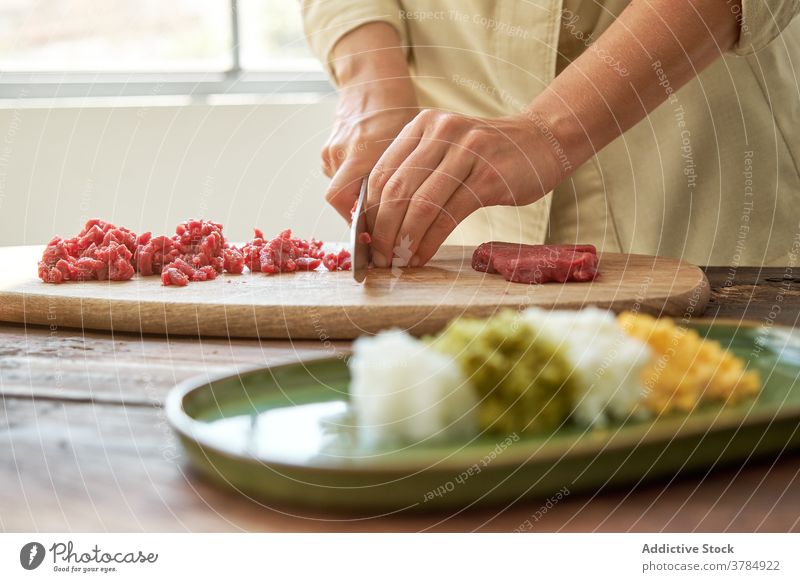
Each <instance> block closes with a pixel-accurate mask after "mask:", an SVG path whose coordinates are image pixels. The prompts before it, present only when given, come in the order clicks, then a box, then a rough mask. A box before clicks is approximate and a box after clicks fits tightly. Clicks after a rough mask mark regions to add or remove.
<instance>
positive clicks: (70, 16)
mask: <svg viewBox="0 0 800 582" xmlns="http://www.w3.org/2000/svg"><path fill="white" fill-rule="evenodd" d="M0 71H2V72H0V97H6V98H9V97H20V96H25V97H57V96H72V97H85V96H94V95H148V94H156V93H157V94H162V95H163V94H191V95H203V94H211V93H231V92H234V93H242V92H244V93H274V92H287V91H294V92H305V91H316V92H326V91H329V90H330V86H329V85H328V83H327V81H326V80H325V77H324V75H323V73H322V69H321V67H320V66H319V63H317V61H316V60H315V59H314V58H313V57H312V55H311V53H310V51H309V50H308V47H307V46H306V43H305V38H304V35H303V30H302V22H301V17H300V7H299V2H297V0H169V1H167V2H165V1H164V0H36V1H31V0H0Z"/></svg>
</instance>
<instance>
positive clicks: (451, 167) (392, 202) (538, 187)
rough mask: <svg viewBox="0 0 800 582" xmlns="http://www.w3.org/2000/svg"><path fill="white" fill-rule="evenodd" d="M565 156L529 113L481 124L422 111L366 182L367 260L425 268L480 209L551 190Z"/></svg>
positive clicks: (529, 199)
mask: <svg viewBox="0 0 800 582" xmlns="http://www.w3.org/2000/svg"><path fill="white" fill-rule="evenodd" d="M559 157H560V158H561V159H560V160H559ZM565 159H566V158H564V157H563V151H562V150H561V146H560V144H559V143H558V141H557V139H556V138H555V137H554V136H553V134H552V132H551V131H550V130H549V128H548V126H547V125H546V124H544V123H543V122H542V121H541V118H540V117H537V116H535V115H534V114H530V113H529V114H524V115H519V116H514V117H504V118H499V119H482V118H474V117H467V116H463V115H457V114H453V113H447V112H443V111H437V110H432V109H427V110H424V111H421V112H420V113H419V114H418V115H417V116H416V117H415V118H414V119H413V120H412V121H411V122H410V123H408V125H406V126H405V128H404V129H403V130H402V131H401V132H400V134H399V135H398V136H397V138H396V139H395V140H394V142H393V143H392V145H391V146H390V147H389V148H388V149H387V150H386V152H384V154H383V155H382V156H381V158H380V159H379V160H378V163H377V164H376V165H375V168H374V169H373V170H372V173H371V174H370V177H369V191H368V197H367V202H368V203H367V224H368V229H369V231H370V233H371V238H372V257H373V262H374V263H375V265H376V266H377V267H387V266H389V265H390V264H391V262H392V257H393V255H394V256H397V257H398V258H400V262H401V263H402V264H405V263H406V261H407V264H409V265H410V266H418V265H423V264H425V263H426V262H427V261H428V260H430V258H431V257H433V255H434V253H436V251H437V250H438V248H439V247H440V246H441V245H442V243H443V242H444V241H445V239H446V238H447V236H448V235H449V234H450V233H451V232H452V231H453V229H455V227H456V226H457V225H458V224H459V223H460V222H461V221H463V220H464V219H465V218H467V216H469V215H470V214H472V213H473V212H474V211H475V210H477V209H478V208H482V207H484V206H498V205H505V206H522V205H525V204H530V203H532V202H535V201H536V200H538V199H539V198H541V197H542V196H543V195H544V194H546V193H547V192H549V191H550V190H552V189H553V188H554V187H555V186H556V185H557V184H558V182H560V181H561V180H562V179H563V178H564V177H565V175H566V172H565V170H564V168H565V166H567V164H565V162H564V161H565ZM396 249H397V250H396ZM409 259H410V260H409ZM403 266H404V265H403Z"/></svg>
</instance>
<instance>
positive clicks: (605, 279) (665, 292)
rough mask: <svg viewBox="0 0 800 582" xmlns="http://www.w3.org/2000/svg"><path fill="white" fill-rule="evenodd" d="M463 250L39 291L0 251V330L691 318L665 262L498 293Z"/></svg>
mask: <svg viewBox="0 0 800 582" xmlns="http://www.w3.org/2000/svg"><path fill="white" fill-rule="evenodd" d="M472 251H473V249H472V248H468V247H443V248H442V250H441V251H440V252H439V254H437V256H436V257H435V258H434V260H433V261H431V262H430V263H429V264H428V265H427V266H425V267H422V268H417V269H379V270H372V271H370V274H369V276H368V277H367V280H366V282H365V283H364V284H359V283H356V282H355V281H354V280H353V278H352V275H351V273H349V272H339V273H329V272H327V271H315V272H310V273H287V274H281V275H273V276H268V275H262V274H261V273H254V274H249V273H245V274H244V275H224V276H221V277H219V278H218V279H216V280H214V281H206V282H202V283H190V284H189V285H188V286H187V287H182V288H181V287H164V286H162V285H161V280H160V278H159V277H139V276H138V275H137V276H136V277H135V278H134V279H132V280H131V281H123V282H109V281H91V282H82V283H65V284H62V285H50V284H45V283H42V282H41V281H40V280H39V279H38V278H37V277H36V262H37V260H38V259H39V257H40V255H41V252H42V247H39V246H31V247H5V248H0V264H2V265H3V271H2V276H0V320H2V321H10V322H19V323H28V324H42V325H55V326H60V327H77V328H85V329H98V330H114V331H135V332H144V333H159V334H163V333H169V334H185V335H195V336H197V335H203V336H222V337H261V338H286V337H292V338H298V339H299V338H309V339H320V340H323V341H324V340H325V339H328V338H330V339H347V338H355V337H358V336H359V335H361V334H364V333H375V332H377V331H379V330H382V329H387V328H390V327H399V328H402V329H407V330H409V331H410V332H411V333H414V334H416V335H421V334H425V333H432V332H435V331H438V330H440V329H441V328H442V327H444V325H446V324H447V322H449V321H450V320H451V319H453V318H454V317H458V316H460V315H474V316H488V315H491V314H493V313H495V312H496V311H497V310H499V309H502V308H509V307H510V308H516V309H519V308H524V307H526V306H530V305H538V306H541V307H551V308H557V309H567V308H570V309H576V308H581V307H584V306H587V305H596V306H599V307H608V308H611V309H613V310H615V311H621V310H625V309H633V310H641V311H644V312H648V313H653V314H665V315H672V316H682V315H684V314H685V313H689V314H692V315H695V316H697V315H700V314H701V313H702V312H703V310H704V309H705V307H706V304H707V302H708V295H709V289H708V282H707V280H706V278H705V275H704V274H703V272H702V271H701V270H700V269H699V268H698V267H695V266H693V265H689V264H687V263H685V262H683V261H679V260H677V259H668V258H662V257H650V256H645V255H626V254H611V253H606V254H602V255H600V276H599V277H598V278H597V279H596V280H595V281H593V282H591V283H567V284H559V283H548V284H545V285H521V284H518V283H508V282H507V281H505V280H504V279H503V278H502V277H500V276H499V275H488V274H486V273H479V272H476V271H474V270H473V269H472V268H471V266H470V261H471V258H472Z"/></svg>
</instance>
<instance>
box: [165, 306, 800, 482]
mask: <svg viewBox="0 0 800 582" xmlns="http://www.w3.org/2000/svg"><path fill="white" fill-rule="evenodd" d="M672 319H675V320H677V318H672ZM700 325H712V326H713V325H727V326H736V327H737V328H748V329H754V328H759V327H762V324H761V323H759V322H754V321H752V320H744V321H740V320H737V319H734V318H716V319H708V318H697V319H695V320H694V321H692V322H689V324H688V326H689V327H692V326H700ZM770 329H783V330H787V331H792V330H794V329H795V328H793V327H790V326H787V325H782V324H776V325H772V326H770ZM335 359H338V358H336V357H332V356H329V355H321V356H319V357H317V356H311V357H304V358H302V359H299V360H297V361H294V362H286V363H283V364H278V365H274V366H262V365H255V366H243V367H242V368H239V369H237V371H236V372H233V373H231V372H223V373H219V374H215V375H205V376H201V375H197V376H193V377H191V378H188V379H186V380H184V381H182V382H180V383H178V384H177V385H176V386H175V387H174V388H173V389H172V390H171V391H170V392H169V394H168V396H167V399H166V400H165V403H164V409H165V415H166V418H167V421H168V422H169V424H170V425H171V426H172V429H173V430H174V431H175V432H176V433H177V434H178V435H179V437H180V438H181V439H182V440H186V441H189V442H192V443H194V444H195V445H197V446H199V447H200V448H201V449H204V450H207V451H210V452H213V454H215V455H219V456H222V457H227V458H229V459H233V460H236V461H239V462H242V461H244V462H249V463H253V462H257V463H259V464H264V465H268V466H272V467H276V468H281V467H282V468H285V469H287V470H298V469H302V470H313V471H315V472H323V473H331V474H337V473H353V474H361V473H364V472H369V473H386V474H396V473H399V472H402V473H407V472H408V471H409V469H410V464H411V463H410V461H411V460H410V459H409V458H408V457H402V458H393V455H387V456H386V457H384V458H382V459H381V460H380V461H379V462H365V463H354V464H341V465H332V464H330V463H315V462H307V463H303V464H296V463H287V462H285V461H281V460H274V459H269V458H263V457H258V458H256V457H247V456H245V455H241V454H236V453H232V452H231V451H229V450H226V449H224V448H220V447H219V446H217V445H216V444H215V443H214V442H213V440H210V439H205V438H203V437H200V436H198V434H200V431H194V430H193V427H194V426H196V425H198V426H199V425H201V424H202V422H201V421H198V420H194V419H193V418H192V417H190V416H189V415H188V414H187V413H186V412H185V411H184V409H183V402H184V400H185V398H186V397H187V396H189V394H190V393H191V392H193V391H195V390H199V389H202V388H204V387H206V386H207V385H208V384H212V383H214V382H219V381H223V380H229V379H232V378H240V379H241V378H246V377H248V376H252V375H256V374H263V373H264V372H267V371H270V370H281V369H284V368H291V367H294V366H297V365H298V364H304V363H313V362H322V361H327V360H335ZM791 418H800V404H793V405H788V406H781V407H780V408H775V407H771V408H769V409H767V410H764V411H758V412H752V411H750V412H749V413H748V415H747V417H743V415H742V412H741V410H740V409H725V408H720V409H719V410H717V413H716V416H715V420H714V422H713V423H712V424H711V425H709V423H708V421H707V418H706V417H692V416H690V415H682V416H676V417H674V418H670V417H668V418H663V419H660V420H658V421H657V422H655V421H654V422H650V421H643V422H641V423H639V424H640V425H641V426H642V427H648V429H649V430H648V433H647V439H648V440H656V441H662V440H664V439H665V438H666V439H668V440H670V441H671V440H676V439H681V438H690V437H697V436H703V435H705V434H708V433H709V432H712V430H711V429H713V432H716V431H722V430H726V429H727V430H730V429H736V428H741V427H743V426H746V425H749V424H756V423H763V422H765V421H766V422H770V423H772V422H776V421H779V420H786V419H791ZM745 420H746V422H745ZM586 435H591V432H589V429H587V432H586ZM497 436H498V441H500V440H502V435H497ZM640 444H642V439H641V435H639V434H636V433H624V434H622V435H621V436H620V435H619V434H617V435H615V436H613V438H603V439H600V440H599V441H597V440H594V439H591V438H586V437H585V436H584V437H582V438H580V439H579V440H578V441H577V442H575V443H574V444H573V445H571V446H570V448H569V454H570V455H582V454H583V455H585V454H596V453H597V452H598V450H599V449H601V450H602V451H603V452H604V453H605V452H624V451H628V450H630V448H631V447H632V446H638V445H640ZM466 445H469V443H463V444H462V443H452V444H447V445H439V446H437V447H436V448H435V449H433V448H431V449H426V452H427V453H429V454H430V453H433V452H434V451H450V452H449V453H447V455H446V458H445V459H441V458H439V460H438V461H433V460H432V459H431V463H430V464H429V466H430V467H433V466H435V467H436V468H437V470H440V469H441V470H448V469H449V470H461V469H463V468H465V467H468V466H470V465H472V464H473V463H475V462H476V460H477V457H476V455H475V453H476V452H477V451H479V450H481V449H479V448H477V445H476V447H473V448H470V449H469V450H467V451H465V450H464V448H465V446H466ZM454 447H461V449H460V450H455V451H454ZM490 449H491V447H490V446H489V443H487V444H486V450H490ZM531 454H532V453H531V448H530V447H519V446H510V447H508V448H507V449H506V450H505V451H504V453H503V455H501V456H499V457H498V458H497V459H495V460H494V461H493V463H492V466H493V467H495V468H497V469H504V468H506V469H507V468H514V467H518V466H519V465H520V463H524V462H525V461H527V460H529V459H530V458H531ZM561 457H562V453H561V452H560V451H559V450H553V449H552V448H542V450H541V451H539V452H537V453H536V458H537V461H538V462H547V461H548V460H549V461H552V462H556V461H558V460H559V459H560V458H561ZM413 467H414V469H415V470H420V469H419V467H418V466H417V465H416V464H414V465H413Z"/></svg>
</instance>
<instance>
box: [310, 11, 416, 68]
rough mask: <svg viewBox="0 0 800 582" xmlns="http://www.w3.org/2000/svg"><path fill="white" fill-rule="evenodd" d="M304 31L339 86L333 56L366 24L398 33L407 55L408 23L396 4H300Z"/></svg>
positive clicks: (318, 56) (313, 49) (314, 50)
mask: <svg viewBox="0 0 800 582" xmlns="http://www.w3.org/2000/svg"><path fill="white" fill-rule="evenodd" d="M301 6H302V10H303V28H304V30H305V35H306V39H307V41H308V44H309V46H310V47H311V50H312V51H313V52H314V54H315V55H316V56H317V58H318V59H319V60H320V62H321V63H322V65H323V66H324V67H325V70H326V71H327V73H328V75H330V77H331V79H332V80H333V82H334V83H336V75H335V74H334V71H333V66H332V58H331V53H332V51H333V47H334V45H335V44H336V43H337V42H338V40H339V39H340V38H342V37H343V36H344V35H345V34H347V33H348V32H350V31H351V30H354V29H356V28H358V27H359V26H362V25H363V24H366V23H367V22H386V23H388V24H391V25H392V26H394V27H395V28H396V29H397V33H398V34H399V35H400V45H401V46H402V47H403V50H404V51H405V52H406V54H408V30H407V28H406V25H407V21H406V19H404V18H403V10H402V8H401V6H400V3H399V2H398V1H397V0H301Z"/></svg>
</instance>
